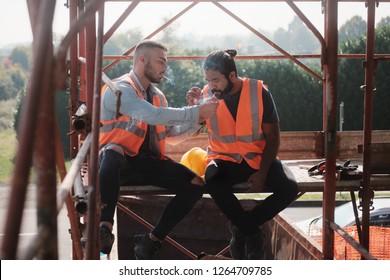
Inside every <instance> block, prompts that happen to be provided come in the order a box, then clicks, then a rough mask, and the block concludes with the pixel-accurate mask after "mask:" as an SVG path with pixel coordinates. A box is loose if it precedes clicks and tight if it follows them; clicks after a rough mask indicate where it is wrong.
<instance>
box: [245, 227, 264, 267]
mask: <svg viewBox="0 0 390 280" xmlns="http://www.w3.org/2000/svg"><path fill="white" fill-rule="evenodd" d="M246 252H247V256H246V258H247V260H265V258H266V254H265V234H264V232H263V231H262V230H261V229H260V228H259V230H258V231H256V232H254V233H252V234H250V235H248V236H247V237H246Z"/></svg>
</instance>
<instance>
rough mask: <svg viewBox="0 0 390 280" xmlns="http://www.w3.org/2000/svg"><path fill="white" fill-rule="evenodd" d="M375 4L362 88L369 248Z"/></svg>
mask: <svg viewBox="0 0 390 280" xmlns="http://www.w3.org/2000/svg"><path fill="white" fill-rule="evenodd" d="M375 4H376V2H375V1H373V0H368V2H367V41H366V42H367V43H366V61H365V67H366V73H365V85H364V87H363V90H364V122H363V130H364V137H363V181H362V188H363V196H362V206H363V214H362V245H363V247H365V248H366V249H367V250H368V248H369V244H370V242H369V231H370V201H371V182H370V179H371V178H370V174H371V133H372V99H373V97H372V96H373V93H374V70H375V69H374V68H375V61H374V39H375Z"/></svg>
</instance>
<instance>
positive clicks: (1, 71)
mask: <svg viewBox="0 0 390 280" xmlns="http://www.w3.org/2000/svg"><path fill="white" fill-rule="evenodd" d="M13 93H14V88H13V82H12V78H11V77H10V75H8V73H7V71H6V70H5V68H3V67H0V100H7V99H10V98H11V97H12V95H13Z"/></svg>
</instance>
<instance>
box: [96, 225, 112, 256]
mask: <svg viewBox="0 0 390 280" xmlns="http://www.w3.org/2000/svg"><path fill="white" fill-rule="evenodd" d="M114 241H115V235H114V234H112V233H111V230H110V229H109V228H108V227H107V226H106V225H101V226H100V252H102V253H103V254H107V255H108V254H110V252H111V249H112V245H113V244H114Z"/></svg>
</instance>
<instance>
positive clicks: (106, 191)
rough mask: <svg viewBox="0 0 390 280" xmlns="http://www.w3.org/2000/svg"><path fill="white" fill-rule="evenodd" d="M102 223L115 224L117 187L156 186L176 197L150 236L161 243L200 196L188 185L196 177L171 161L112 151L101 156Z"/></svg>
mask: <svg viewBox="0 0 390 280" xmlns="http://www.w3.org/2000/svg"><path fill="white" fill-rule="evenodd" d="M100 156H101V157H100V193H101V201H102V203H103V204H106V205H107V206H106V207H104V208H103V209H102V211H101V218H100V220H101V221H108V222H111V223H113V222H114V213H115V208H116V204H117V202H118V196H119V187H120V185H155V186H158V187H162V188H165V189H168V190H169V191H172V192H174V193H175V194H176V195H175V196H174V197H173V198H172V200H171V201H170V202H169V203H168V205H167V206H166V207H165V209H164V211H163V213H162V215H161V216H160V219H159V221H158V223H157V225H156V226H155V228H154V229H153V231H152V233H153V235H155V236H156V237H157V238H159V239H160V240H163V239H164V238H165V237H166V236H167V234H168V233H169V232H170V231H171V230H172V229H173V227H174V226H175V225H177V224H178V223H179V222H180V221H181V220H182V219H183V218H184V217H185V216H186V215H187V214H188V213H189V212H190V211H191V209H192V208H193V207H194V205H195V204H196V202H197V201H198V200H199V199H200V198H201V197H202V195H203V192H204V189H203V187H200V186H198V185H194V184H191V180H192V179H193V178H194V177H195V176H196V174H195V173H194V172H192V171H191V170H190V169H189V168H187V167H185V166H184V165H182V164H180V163H177V162H174V161H172V160H161V159H155V158H144V157H139V156H135V157H130V156H122V155H121V154H119V153H117V152H115V151H113V150H105V151H104V152H103V153H102V154H101V155H100Z"/></svg>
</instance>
